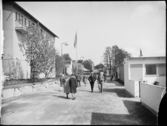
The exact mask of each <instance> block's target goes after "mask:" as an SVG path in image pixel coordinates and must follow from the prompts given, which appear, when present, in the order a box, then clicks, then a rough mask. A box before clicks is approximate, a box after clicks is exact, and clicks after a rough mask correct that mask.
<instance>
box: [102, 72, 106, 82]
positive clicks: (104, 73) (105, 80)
mask: <svg viewBox="0 0 167 126" xmlns="http://www.w3.org/2000/svg"><path fill="white" fill-rule="evenodd" d="M103 76H104V82H106V73H105V72H104V74H103Z"/></svg>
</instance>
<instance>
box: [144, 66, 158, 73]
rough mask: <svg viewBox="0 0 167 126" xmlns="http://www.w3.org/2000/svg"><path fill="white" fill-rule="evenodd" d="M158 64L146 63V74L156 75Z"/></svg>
mask: <svg viewBox="0 0 167 126" xmlns="http://www.w3.org/2000/svg"><path fill="white" fill-rule="evenodd" d="M156 74H157V70H156V65H146V75H156Z"/></svg>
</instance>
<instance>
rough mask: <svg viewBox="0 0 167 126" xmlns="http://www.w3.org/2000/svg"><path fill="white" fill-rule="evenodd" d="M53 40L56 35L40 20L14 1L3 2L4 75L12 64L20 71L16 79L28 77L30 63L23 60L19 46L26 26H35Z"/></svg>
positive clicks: (6, 74) (7, 73) (11, 67)
mask: <svg viewBox="0 0 167 126" xmlns="http://www.w3.org/2000/svg"><path fill="white" fill-rule="evenodd" d="M37 24H38V26H39V28H40V30H41V32H42V33H43V34H44V35H45V36H46V35H47V36H49V37H50V38H51V41H53V42H55V38H56V37H57V38H58V36H57V35H55V34H54V33H53V32H51V31H50V30H49V29H48V28H47V27H45V26H44V25H43V24H42V23H40V21H38V20H37V19H36V18H35V17H33V16H32V15H31V14H30V13H28V12H27V11H26V10H24V9H23V8H22V7H20V6H19V5H18V4H17V3H15V2H3V31H4V44H3V71H4V74H5V76H9V74H10V72H11V69H13V64H14V65H15V66H16V67H17V68H18V71H20V72H19V73H20V75H18V78H17V79H23V78H24V79H26V78H29V77H30V65H29V63H28V62H26V61H25V56H23V53H22V52H21V50H20V48H19V43H20V41H21V37H22V32H24V31H26V30H27V27H28V26H30V25H31V26H34V27H35V28H37Z"/></svg>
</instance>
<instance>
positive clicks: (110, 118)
mask: <svg viewBox="0 0 167 126" xmlns="http://www.w3.org/2000/svg"><path fill="white" fill-rule="evenodd" d="M123 102H124V105H125V107H126V108H127V109H128V112H129V114H112V113H111V114H108V113H97V112H93V113H92V118H91V125H127V124H129V125H132V124H133V125H143V124H145V125H156V116H155V115H153V114H152V113H151V112H150V111H148V110H147V109H146V108H145V107H144V106H143V105H142V104H141V103H140V102H134V101H128V100H124V101H123Z"/></svg>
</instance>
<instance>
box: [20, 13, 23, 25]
mask: <svg viewBox="0 0 167 126" xmlns="http://www.w3.org/2000/svg"><path fill="white" fill-rule="evenodd" d="M20 23H21V24H23V16H22V15H20Z"/></svg>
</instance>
